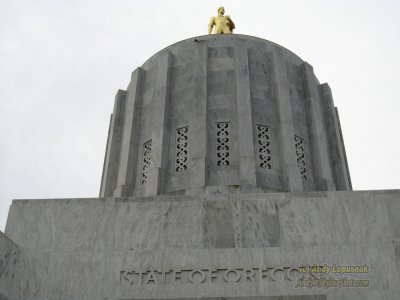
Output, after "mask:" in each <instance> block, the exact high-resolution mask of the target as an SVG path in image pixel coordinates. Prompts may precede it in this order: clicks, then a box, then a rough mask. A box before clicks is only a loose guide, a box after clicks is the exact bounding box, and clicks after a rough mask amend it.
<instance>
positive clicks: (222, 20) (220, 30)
mask: <svg viewBox="0 0 400 300" xmlns="http://www.w3.org/2000/svg"><path fill="white" fill-rule="evenodd" d="M224 13H225V9H224V8H223V7H222V6H221V7H219V8H218V16H216V17H212V18H211V20H210V24H208V34H211V31H212V29H213V27H214V25H215V32H214V34H226V33H228V34H229V33H232V32H233V29H235V23H233V21H232V19H231V17H230V16H224Z"/></svg>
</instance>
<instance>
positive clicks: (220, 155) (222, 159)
mask: <svg viewBox="0 0 400 300" xmlns="http://www.w3.org/2000/svg"><path fill="white" fill-rule="evenodd" d="M216 124H217V165H218V166H229V150H230V149H229V146H230V141H229V129H230V128H229V123H216Z"/></svg>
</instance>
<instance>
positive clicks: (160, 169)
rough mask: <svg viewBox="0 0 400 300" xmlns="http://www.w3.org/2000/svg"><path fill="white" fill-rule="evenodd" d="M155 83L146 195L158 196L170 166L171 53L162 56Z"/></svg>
mask: <svg viewBox="0 0 400 300" xmlns="http://www.w3.org/2000/svg"><path fill="white" fill-rule="evenodd" d="M160 56H161V57H160V61H159V63H158V66H157V68H158V70H157V76H156V82H155V85H156V86H155V95H154V99H153V101H154V106H153V113H152V125H151V126H152V132H151V140H152V145H151V164H150V169H149V173H148V174H149V175H148V182H147V184H146V190H145V195H146V196H151V195H158V194H161V193H163V191H164V181H165V180H164V177H165V174H166V173H167V166H168V136H169V117H168V111H169V89H170V73H171V64H172V56H171V53H170V52H169V51H165V52H164V53H162V54H161V55H160Z"/></svg>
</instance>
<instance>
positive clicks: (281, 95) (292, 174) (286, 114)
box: [272, 48, 303, 192]
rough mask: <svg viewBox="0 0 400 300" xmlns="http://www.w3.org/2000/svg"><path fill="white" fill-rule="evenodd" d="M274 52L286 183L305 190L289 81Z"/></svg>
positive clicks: (275, 81)
mask: <svg viewBox="0 0 400 300" xmlns="http://www.w3.org/2000/svg"><path fill="white" fill-rule="evenodd" d="M277 51H279V50H278V49H276V48H275V49H274V51H273V52H272V73H273V81H274V90H275V96H276V101H277V108H278V139H279V149H281V151H280V155H279V160H280V165H281V170H282V174H283V176H284V178H285V183H286V184H285V185H286V187H287V188H288V189H289V191H291V192H301V191H303V182H302V179H301V175H300V172H299V169H298V166H297V161H296V152H295V144H294V130H293V117H292V108H291V104H290V94H289V83H288V81H287V78H286V68H285V65H284V61H283V59H281V58H280V57H279V56H278V54H279V53H276V52H277Z"/></svg>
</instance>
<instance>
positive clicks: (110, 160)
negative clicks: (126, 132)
mask: <svg viewBox="0 0 400 300" xmlns="http://www.w3.org/2000/svg"><path fill="white" fill-rule="evenodd" d="M126 94H127V93H126V91H122V90H119V91H118V92H117V95H116V96H115V102H114V111H113V113H112V114H111V118H110V125H109V129H108V136H107V147H106V154H105V156H104V164H103V173H102V176H101V186H100V197H110V196H112V195H113V193H114V189H115V187H116V185H117V178H118V167H119V158H120V153H121V151H120V150H121V139H122V131H123V125H124V111H125V102H126V101H125V100H126Z"/></svg>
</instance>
